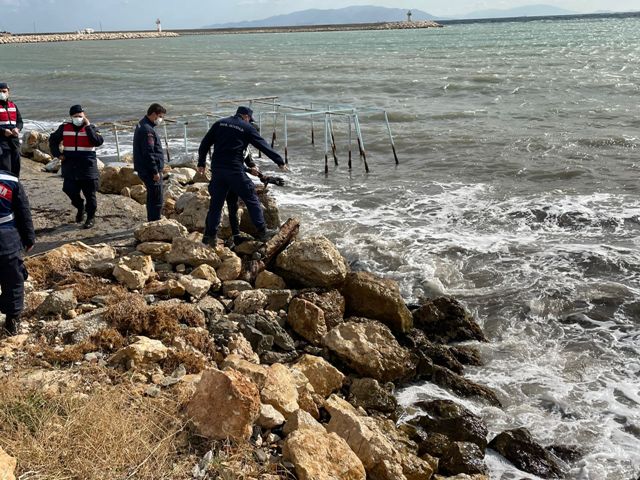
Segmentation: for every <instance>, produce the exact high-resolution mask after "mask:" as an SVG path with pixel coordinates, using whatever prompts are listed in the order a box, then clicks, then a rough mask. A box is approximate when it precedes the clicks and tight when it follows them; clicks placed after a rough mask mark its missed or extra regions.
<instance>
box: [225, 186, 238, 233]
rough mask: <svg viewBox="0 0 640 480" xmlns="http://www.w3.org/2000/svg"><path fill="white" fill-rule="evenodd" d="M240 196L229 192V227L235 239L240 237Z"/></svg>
mask: <svg viewBox="0 0 640 480" xmlns="http://www.w3.org/2000/svg"><path fill="white" fill-rule="evenodd" d="M238 199H239V197H238V195H237V194H236V193H235V192H232V191H231V190H229V193H227V210H228V211H229V226H230V227H231V234H232V235H233V236H234V237H235V236H236V235H240V222H239V221H238Z"/></svg>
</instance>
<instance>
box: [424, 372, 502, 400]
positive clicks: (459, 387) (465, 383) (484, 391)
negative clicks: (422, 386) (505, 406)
mask: <svg viewBox="0 0 640 480" xmlns="http://www.w3.org/2000/svg"><path fill="white" fill-rule="evenodd" d="M430 380H431V382H433V383H435V384H436V385H439V386H441V387H443V388H447V389H449V390H451V391H453V392H454V393H456V394H457V395H460V396H462V397H467V398H474V397H475V398H480V399H483V400H485V401H487V402H489V403H490V404H491V405H495V406H498V407H500V406H502V404H501V402H500V400H499V399H498V397H497V395H496V393H495V392H494V391H493V390H491V389H490V388H489V387H486V386H484V385H479V384H477V383H475V382H472V381H471V380H468V379H466V378H464V377H463V376H462V375H458V374H457V373H453V372H452V371H451V370H449V369H448V368H444V367H440V366H438V365H433V369H432V374H431V376H430Z"/></svg>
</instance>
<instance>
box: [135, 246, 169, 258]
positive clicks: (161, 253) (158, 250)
mask: <svg viewBox="0 0 640 480" xmlns="http://www.w3.org/2000/svg"><path fill="white" fill-rule="evenodd" d="M136 250H137V251H138V252H140V253H142V254H144V255H149V256H150V257H151V258H153V259H154V260H160V261H162V260H164V259H165V257H166V255H167V253H169V252H170V251H171V244H170V243H167V242H145V243H141V244H139V245H138V246H137V247H136Z"/></svg>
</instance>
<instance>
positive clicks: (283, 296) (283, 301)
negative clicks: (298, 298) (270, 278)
mask: <svg viewBox="0 0 640 480" xmlns="http://www.w3.org/2000/svg"><path fill="white" fill-rule="evenodd" d="M261 291H262V292H264V294H265V295H266V296H267V310H271V311H272V312H279V311H280V310H285V311H286V310H288V309H289V304H290V303H291V299H292V298H293V292H292V291H291V290H269V289H262V290H261Z"/></svg>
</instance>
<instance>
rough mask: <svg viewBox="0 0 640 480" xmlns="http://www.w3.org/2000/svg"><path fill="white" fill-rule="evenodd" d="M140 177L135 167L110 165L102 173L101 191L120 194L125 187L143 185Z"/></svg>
mask: <svg viewBox="0 0 640 480" xmlns="http://www.w3.org/2000/svg"><path fill="white" fill-rule="evenodd" d="M142 184H143V182H142V180H140V177H138V175H136V174H135V172H134V169H133V167H114V166H112V165H108V166H106V167H104V169H103V170H102V172H101V173H100V188H99V191H100V193H107V194H114V195H119V194H120V192H121V191H122V189H123V188H125V187H129V188H130V187H132V186H134V185H142Z"/></svg>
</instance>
